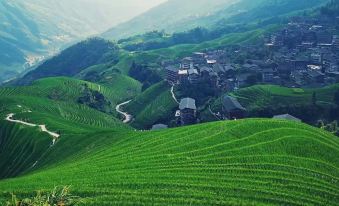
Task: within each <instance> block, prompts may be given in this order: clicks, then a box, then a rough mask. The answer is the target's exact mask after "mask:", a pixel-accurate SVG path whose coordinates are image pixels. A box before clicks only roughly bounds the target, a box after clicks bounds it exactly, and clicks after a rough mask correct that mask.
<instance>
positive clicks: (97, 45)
mask: <svg viewBox="0 0 339 206" xmlns="http://www.w3.org/2000/svg"><path fill="white" fill-rule="evenodd" d="M117 53H118V49H117V48H116V46H115V45H114V44H113V43H111V42H108V41H105V40H103V39H98V38H93V39H88V40H86V41H83V42H80V43H78V44H75V45H73V46H71V47H69V48H67V49H66V50H64V51H62V52H61V53H60V54H59V55H57V56H55V57H53V58H51V59H49V60H47V61H46V62H44V63H43V64H42V65H41V66H39V67H38V68H37V69H35V70H33V71H31V72H29V73H28V74H26V75H25V76H24V77H23V78H21V79H19V80H18V81H17V84H21V85H22V84H28V83H31V82H32V81H34V80H36V79H40V78H44V77H54V76H69V77H71V76H74V75H76V74H78V73H80V72H81V71H82V70H84V69H86V68H88V67H90V66H93V65H96V64H100V63H108V62H114V61H116V59H117V55H118V54H117Z"/></svg>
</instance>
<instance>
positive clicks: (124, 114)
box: [115, 100, 133, 124]
mask: <svg viewBox="0 0 339 206" xmlns="http://www.w3.org/2000/svg"><path fill="white" fill-rule="evenodd" d="M131 101H132V100H129V101H126V102H123V103H121V104H118V105H117V106H116V107H115V110H116V111H117V112H118V113H119V114H122V115H123V116H124V120H123V123H125V124H127V123H129V122H131V121H132V119H133V116H132V115H130V114H128V113H127V112H124V111H122V110H121V107H122V106H124V105H126V104H128V103H130V102H131Z"/></svg>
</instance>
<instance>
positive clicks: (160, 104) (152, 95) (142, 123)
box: [125, 81, 178, 129]
mask: <svg viewBox="0 0 339 206" xmlns="http://www.w3.org/2000/svg"><path fill="white" fill-rule="evenodd" d="M177 107H178V104H177V103H176V102H175V101H174V99H173V98H172V94H171V92H170V86H169V85H168V83H167V82H164V81H163V82H160V83H157V84H155V85H153V86H152V87H150V88H148V89H147V90H145V91H144V92H142V93H141V94H139V95H138V96H136V97H135V98H134V99H133V100H132V101H131V102H130V103H128V104H127V105H126V106H125V110H126V111H127V112H128V113H130V114H132V115H133V117H134V118H135V119H134V121H133V122H132V125H133V126H134V127H136V128H143V129H145V128H146V129H149V128H151V127H152V125H153V124H156V123H160V122H163V123H167V121H168V118H171V117H173V116H174V114H175V112H174V110H175V109H176V108H177Z"/></svg>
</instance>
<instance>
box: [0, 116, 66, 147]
mask: <svg viewBox="0 0 339 206" xmlns="http://www.w3.org/2000/svg"><path fill="white" fill-rule="evenodd" d="M29 112H30V111H29ZM14 115H15V114H14V113H11V114H8V115H7V117H6V119H5V120H6V121H9V122H13V123H18V124H22V125H25V126H29V127H39V128H40V129H41V131H42V132H46V133H47V134H49V135H50V136H52V138H53V141H52V145H54V144H55V142H56V141H57V140H58V138H60V134H57V133H55V132H51V131H49V130H48V129H47V127H46V125H37V124H33V123H29V122H24V121H21V120H16V119H13V117H14Z"/></svg>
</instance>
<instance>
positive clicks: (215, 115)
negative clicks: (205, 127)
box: [208, 105, 221, 120]
mask: <svg viewBox="0 0 339 206" xmlns="http://www.w3.org/2000/svg"><path fill="white" fill-rule="evenodd" d="M208 110H209V112H210V113H211V114H212V115H213V116H214V117H215V118H216V119H217V120H221V119H220V118H219V117H218V115H217V114H216V113H214V112H213V111H212V108H211V105H208Z"/></svg>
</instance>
